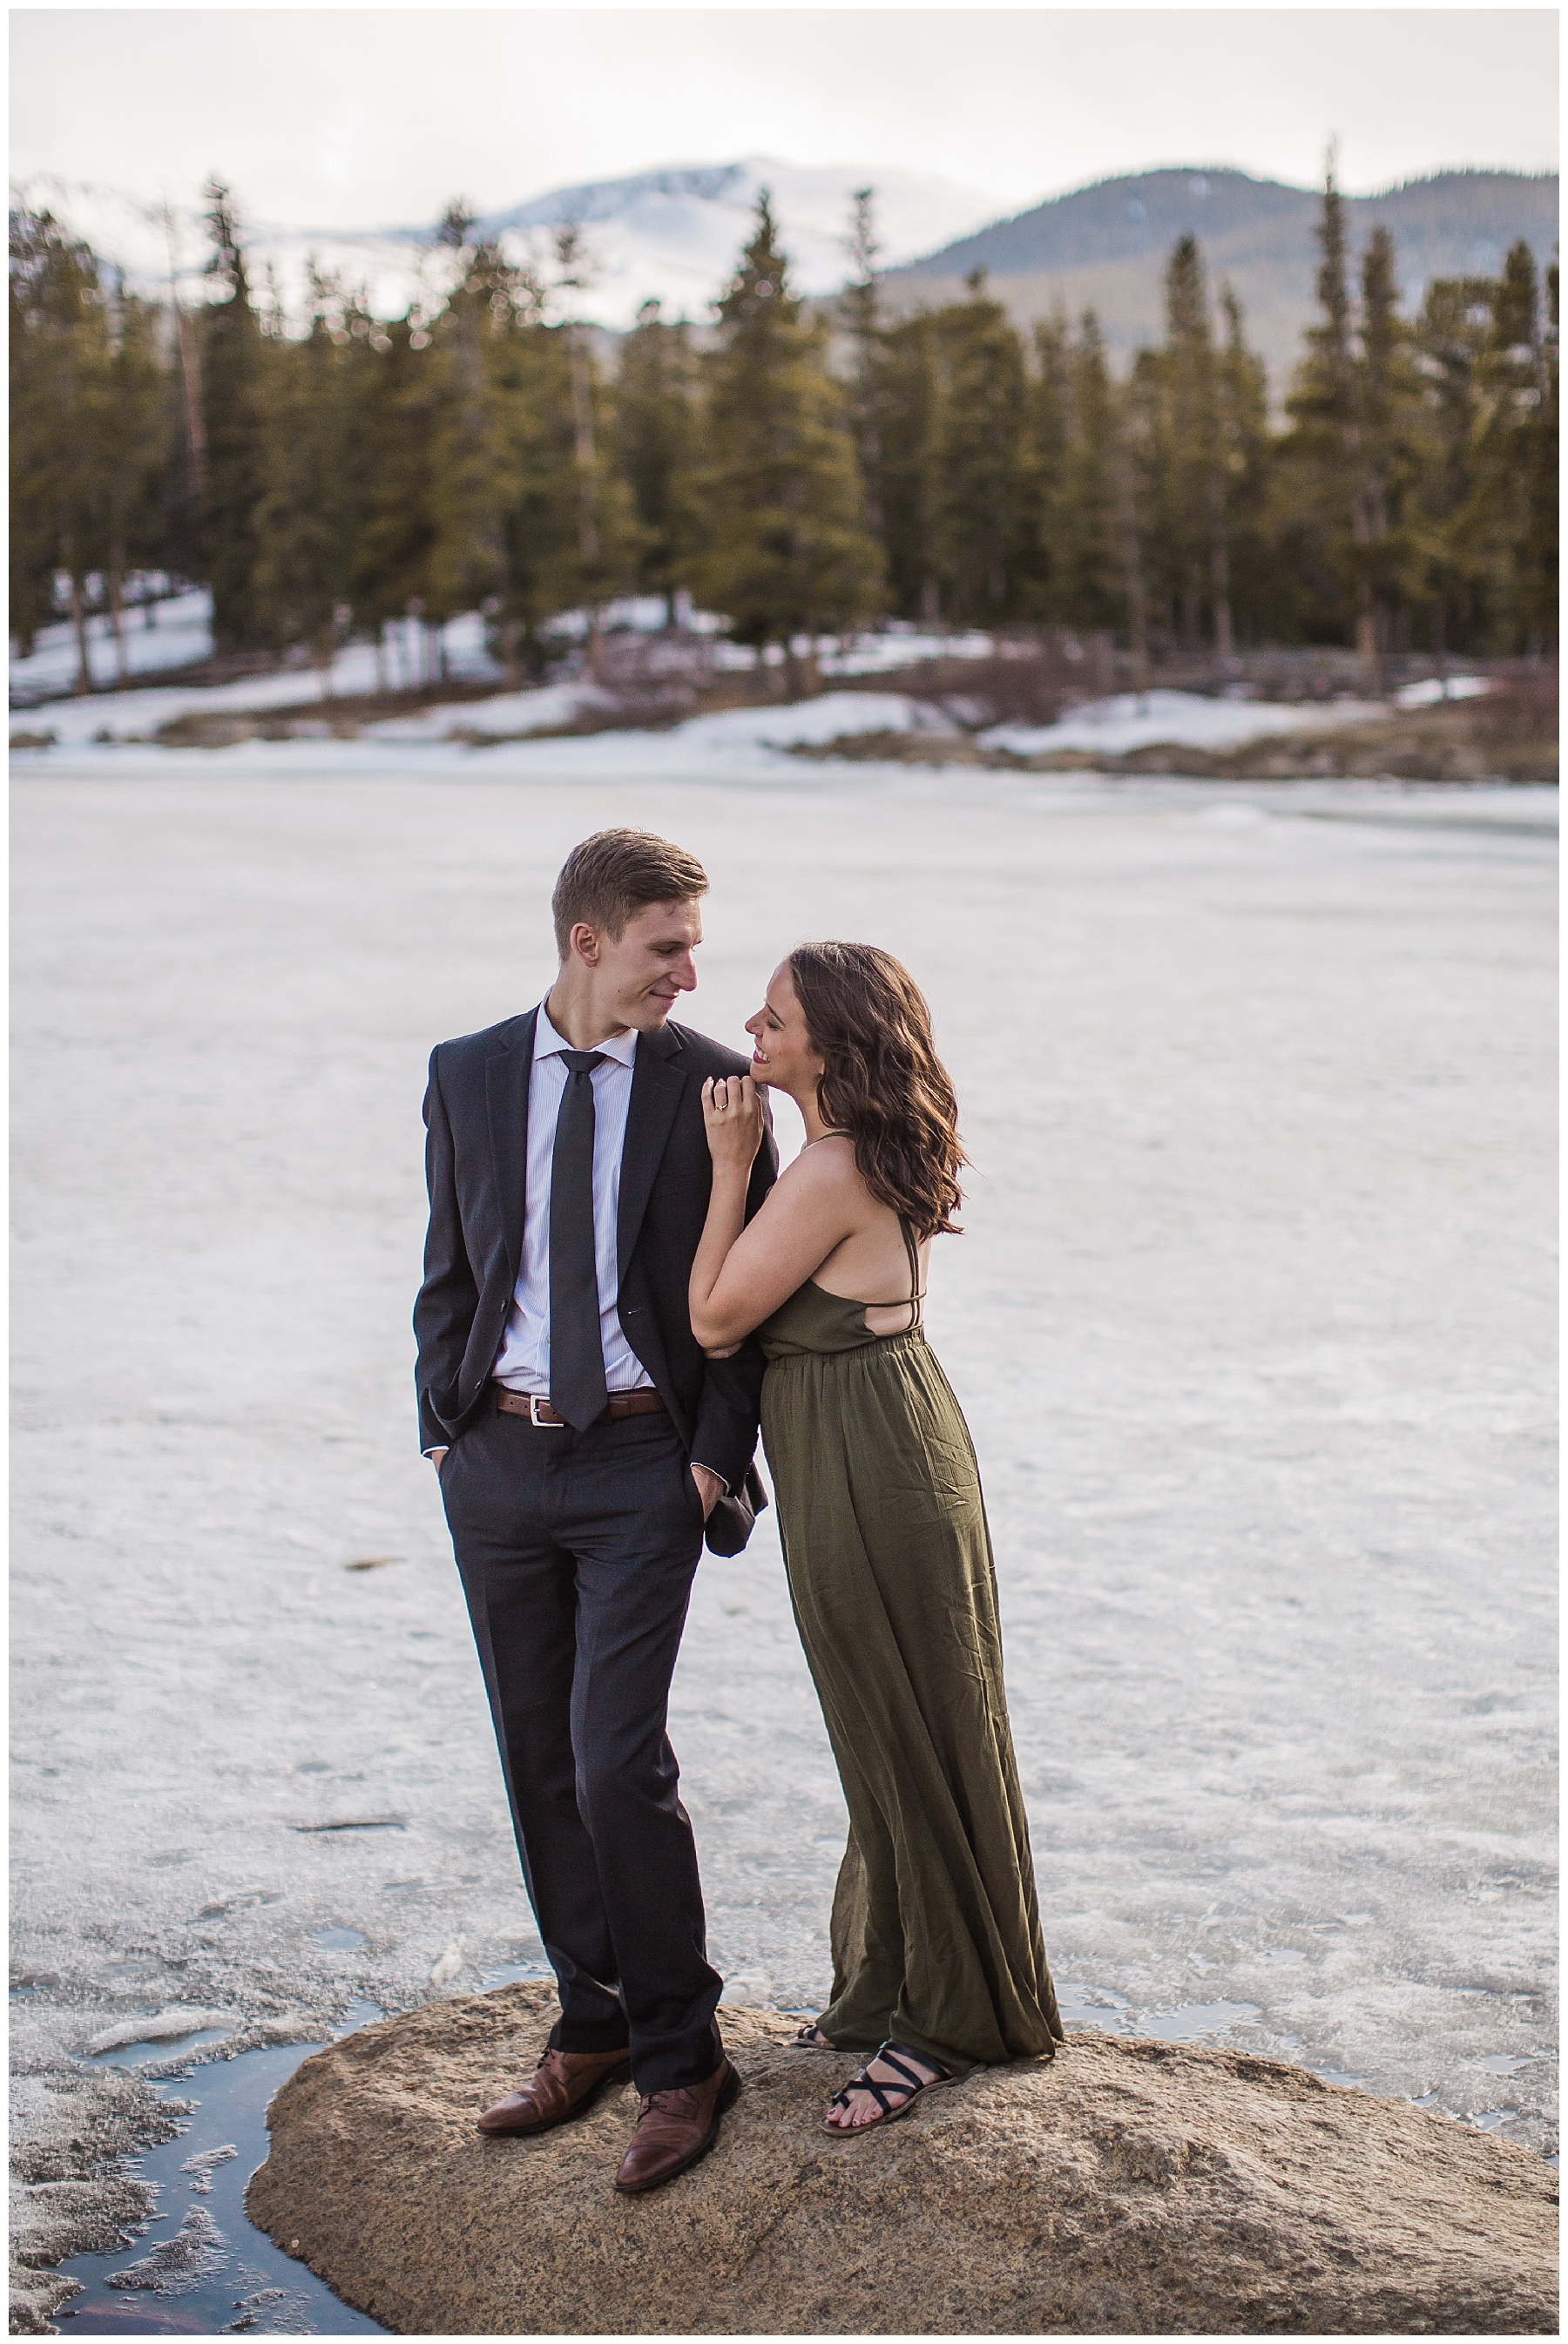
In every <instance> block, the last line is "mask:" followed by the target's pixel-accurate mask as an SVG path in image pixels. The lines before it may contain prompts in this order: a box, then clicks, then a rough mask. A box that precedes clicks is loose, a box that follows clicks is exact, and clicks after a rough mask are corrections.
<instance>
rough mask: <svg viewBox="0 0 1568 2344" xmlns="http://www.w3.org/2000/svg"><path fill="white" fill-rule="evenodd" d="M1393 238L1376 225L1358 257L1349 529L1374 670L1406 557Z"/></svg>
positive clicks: (1403, 392) (1362, 647)
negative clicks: (1357, 337) (1353, 474)
mask: <svg viewBox="0 0 1568 2344" xmlns="http://www.w3.org/2000/svg"><path fill="white" fill-rule="evenodd" d="M1399 300H1400V295H1399V284H1398V279H1397V276H1396V273H1395V265H1394V242H1393V237H1391V235H1390V233H1389V231H1388V229H1387V228H1386V227H1375V228H1374V229H1373V230H1372V233H1371V241H1370V242H1369V244H1368V246H1367V249H1366V252H1365V254H1364V256H1363V258H1362V261H1361V349H1360V351H1359V353H1358V363H1357V366H1356V376H1355V383H1356V424H1357V429H1356V440H1355V453H1356V456H1357V458H1358V460H1359V461H1358V467H1357V478H1356V480H1355V483H1354V507H1353V513H1352V530H1353V537H1354V542H1355V547H1356V561H1355V591H1356V647H1357V649H1358V651H1359V652H1361V656H1362V658H1363V659H1364V660H1365V661H1366V662H1367V663H1368V666H1369V670H1370V671H1371V672H1373V673H1375V672H1377V662H1379V660H1380V659H1381V656H1382V655H1383V653H1384V652H1388V651H1390V650H1391V649H1392V648H1393V637H1394V630H1395V625H1396V613H1397V610H1398V606H1399V602H1400V599H1401V584H1402V581H1403V573H1404V571H1405V569H1406V566H1407V561H1408V557H1409V545H1408V541H1407V539H1406V537H1405V535H1404V532H1403V530H1402V529H1401V510H1402V503H1403V491H1404V488H1405V485H1406V478H1405V475H1406V460H1405V459H1406V440H1407V433H1408V429H1409V422H1410V411H1411V410H1410V385H1409V378H1408V375H1407V371H1406V368H1405V365H1404V356H1405V329H1404V327H1403V324H1402V322H1401V318H1400V315H1399Z"/></svg>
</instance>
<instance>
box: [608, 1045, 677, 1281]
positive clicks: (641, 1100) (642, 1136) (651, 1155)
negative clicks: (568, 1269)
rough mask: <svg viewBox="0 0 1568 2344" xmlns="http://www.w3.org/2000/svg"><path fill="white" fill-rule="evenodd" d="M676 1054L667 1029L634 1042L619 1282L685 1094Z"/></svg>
mask: <svg viewBox="0 0 1568 2344" xmlns="http://www.w3.org/2000/svg"><path fill="white" fill-rule="evenodd" d="M680 1051H681V1037H680V1036H679V1035H678V1034H673V1033H672V1032H671V1031H670V1029H669V1027H668V1026H665V1027H664V1028H663V1030H662V1031H661V1032H660V1033H657V1034H639V1035H638V1036H637V1056H636V1057H635V1059H634V1060H633V1061H632V1104H631V1106H629V1107H628V1109H627V1111H626V1137H625V1141H624V1143H623V1145H622V1150H621V1207H620V1211H619V1213H618V1214H617V1216H616V1223H615V1247H616V1259H617V1262H618V1265H619V1268H620V1275H621V1278H622V1282H624V1279H625V1277H626V1266H627V1264H628V1263H629V1262H630V1260H631V1258H632V1248H633V1247H634V1246H635V1245H636V1243H637V1235H638V1232H639V1230H640V1229H641V1228H642V1216H643V1214H644V1213H645V1212H646V1211H647V1209H648V1198H649V1197H650V1196H651V1195H652V1188H653V1182H654V1179H655V1177H657V1174H658V1170H659V1165H660V1160H661V1158H662V1157H663V1153H664V1146H665V1142H666V1141H667V1140H668V1138H669V1137H670V1127H671V1126H672V1124H673V1122H674V1120H675V1109H676V1108H677V1107H678V1106H680V1104H681V1093H682V1091H683V1089H684V1088H685V1083H686V1077H685V1076H684V1075H683V1073H682V1071H681V1068H680V1066H679V1065H678V1064H676V1063H674V1062H675V1061H676V1060H678V1058H679V1056H680Z"/></svg>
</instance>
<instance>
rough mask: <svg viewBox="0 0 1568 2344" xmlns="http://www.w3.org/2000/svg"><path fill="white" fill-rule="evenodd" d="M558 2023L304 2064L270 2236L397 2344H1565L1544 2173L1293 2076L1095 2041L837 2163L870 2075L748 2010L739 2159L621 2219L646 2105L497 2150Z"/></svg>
mask: <svg viewBox="0 0 1568 2344" xmlns="http://www.w3.org/2000/svg"><path fill="white" fill-rule="evenodd" d="M553 2008H554V2004H553V1996H552V1995H550V1994H549V1993H548V1992H547V1990H545V1989H543V1988H541V1987H539V1986H535V1985H516V1986H509V1987H505V1988H503V1989H501V1991H499V1992H496V1993H493V1994H485V1995H473V1996H470V1997H468V1998H465V1999H461V2000H454V2001H448V2002H438V2003H433V2004H430V2006H427V2007H426V2008H424V2009H422V2010H418V2011H415V2012H413V2013H412V2014H411V2015H410V2016H407V2017H403V2018H396V2019H390V2020H389V2021H387V2022H386V2023H385V2024H384V2025H382V2026H369V2027H366V2028H365V2029H364V2030H363V2032H361V2033H359V2034H358V2035H351V2036H348V2037H347V2038H346V2039H345V2040H344V2041H343V2042H341V2043H336V2044H334V2045H333V2046H331V2047H330V2048H329V2049H328V2050H325V2051H321V2052H319V2053H318V2054H317V2055H316V2056H314V2057H313V2058H310V2059H308V2060H307V2061H306V2062H305V2064H304V2066H302V2067H300V2068H299V2070H298V2073H297V2074H296V2075H295V2076H293V2077H292V2079H291V2080H290V2081H289V2082H288V2083H287V2084H286V2085H285V2086H283V2089H282V2090H281V2091H280V2092H279V2093H278V2096H277V2098H276V2100H275V2101H274V2102H273V2105H272V2110H271V2117H270V2123H271V2130H272V2148H271V2154H270V2156H269V2157H268V2161H267V2163H266V2164H265V2165H264V2166H263V2167H262V2168H261V2170H260V2171H259V2172H258V2174H257V2176H256V2177H255V2179H254V2181H253V2182H252V2183H251V2187H250V2198H249V2205H250V2212H251V2216H252V2218H253V2219H254V2220H255V2221H257V2222H258V2223H259V2224H260V2225H261V2227H262V2228H264V2229H266V2230H268V2232H270V2234H271V2236H272V2237H273V2238H275V2239H276V2240H277V2241H278V2244H279V2245H280V2246H282V2247H283V2248H286V2249H287V2250H288V2252H290V2253H292V2254H295V2255H298V2256H300V2257H302V2258H304V2259H305V2260H306V2261H307V2262H309V2265H310V2266H311V2268H313V2269H314V2270H316V2271H318V2272H319V2273H320V2275H321V2276H322V2277H323V2278H326V2279H328V2280H329V2282H330V2283H331V2285H332V2286H333V2287H335V2288H337V2289H338V2291H339V2294H340V2295H342V2296H343V2297H344V2298H345V2299H347V2300H348V2301H349V2303H351V2304H355V2305H357V2306H358V2307H359V2309H361V2310H364V2311H367V2312H369V2313H370V2314H371V2315H372V2316H373V2317H374V2318H375V2319H379V2320H380V2321H382V2322H383V2323H384V2325H386V2326H387V2327H389V2328H391V2329H395V2330H397V2331H398V2332H400V2333H401V2334H405V2335H443V2334H444V2335H449V2336H450V2335H459V2336H529V2335H541V2334H553V2335H561V2334H564V2335H580V2336H614V2335H624V2334H692V2333H695V2334H703V2335H743V2336H750V2335H798V2334H829V2335H881V2334H899V2335H909V2334H914V2335H982V2336H995V2335H1054V2334H1075V2333H1076V2334H1082V2333H1086V2332H1087V2333H1090V2334H1101V2335H1104V2334H1129V2335H1140V2336H1141V2335H1160V2334H1229V2335H1235V2334H1244V2333H1257V2332H1259V2331H1262V2332H1269V2333H1275V2334H1281V2333H1283V2334H1299V2333H1309V2334H1336V2333H1337V2334H1359V2335H1371V2334H1389V2333H1391V2332H1392V2333H1405V2334H1408V2333H1416V2334H1421V2333H1425V2334H1445V2335H1465V2334H1469V2335H1473V2334H1476V2333H1487V2334H1502V2333H1506V2334H1513V2335H1520V2334H1525V2335H1545V2334H1552V2333H1554V2332H1555V2329H1556V2311H1555V2278H1556V2259H1555V2234H1554V2208H1555V2204H1556V2189H1555V2178H1556V2177H1555V2176H1554V2174H1553V2172H1552V2171H1551V2169H1550V2168H1549V2167H1547V2166H1546V2165H1545V2164H1544V2163H1543V2161H1542V2160H1541V2159H1540V2158H1539V2157H1534V2156H1532V2155H1530V2154H1529V2153H1527V2152H1526V2151H1525V2150H1523V2149H1520V2148H1516V2147H1512V2145H1511V2144H1509V2143H1507V2142H1502V2141H1497V2140H1494V2139H1492V2138H1491V2137H1488V2136H1487V2135H1485V2134H1483V2133H1477V2132H1472V2131H1471V2130H1469V2129H1467V2128H1466V2127H1463V2126H1461V2125H1458V2124H1454V2123H1452V2122H1447V2121H1443V2120H1442V2119H1439V2118H1437V2117H1430V2116H1427V2115H1425V2114H1423V2113H1422V2112H1421V2110H1420V2109H1417V2108H1412V2107H1407V2106H1405V2105H1404V2104H1403V2103H1401V2102H1394V2101H1390V2100H1374V2099H1368V2098H1365V2097H1363V2096H1361V2094H1360V2093H1357V2092H1351V2091H1340V2090H1337V2089H1335V2088H1333V2087H1332V2086H1328V2085H1325V2084H1321V2083H1320V2082H1319V2081H1318V2080H1317V2078H1316V2077H1315V2076H1310V2075H1308V2074H1306V2073H1305V2072H1304V2071H1303V2070H1302V2069H1300V2068H1297V2067H1287V2066H1277V2065H1275V2064H1273V2063H1271V2062H1270V2061H1267V2060H1261V2059H1252V2058H1249V2057H1247V2056H1245V2055H1243V2054H1241V2053H1239V2052H1234V2051H1197V2050H1189V2049H1186V2048H1182V2047H1178V2046H1172V2045H1169V2044H1164V2043H1147V2042H1124V2041H1113V2040H1111V2039H1110V2038H1109V2037H1107V2036H1095V2035H1077V2036H1073V2038H1072V2040H1071V2042H1070V2044H1069V2046H1068V2047H1067V2050H1066V2051H1065V2052H1064V2053H1063V2054H1062V2056H1060V2057H1059V2058H1058V2059H1057V2060H1056V2061H1055V2062H1054V2063H1053V2064H1051V2065H1049V2066H1037V2065H1028V2066H1018V2067H1011V2068H993V2069H989V2070H986V2071H983V2072H981V2073H980V2074H977V2075H976V2076H972V2077H971V2078H970V2079H969V2080H968V2081H966V2083H964V2084H963V2085H961V2086H958V2087H956V2089H951V2090H946V2091H942V2092H938V2093H935V2094H933V2095H932V2096H931V2098H930V2099H929V2100H927V2101H925V2102H924V2103H922V2104H921V2105H920V2106H919V2107H916V2109H914V2110H912V2111H911V2113H910V2115H909V2116H908V2117H905V2119H904V2120H903V2121H902V2122H900V2123H898V2124H896V2125H893V2126H890V2127H886V2128H885V2129H883V2130H879V2131H877V2132H875V2133H874V2134H871V2135H869V2136H867V2137H865V2138H862V2139H859V2140H849V2141H840V2140H837V2139H835V2138H834V2137H831V2136H830V2135H829V2134H827V2133H825V2132H824V2131H823V2129H822V2127H821V2111H822V2108H823V2105H824V2101H825V2099H826V2097H827V2095H828V2093H829V2092H830V2091H832V2090H833V2089H835V2087H836V2086H837V2085H838V2084H839V2083H841V2082H843V2081H844V2080H845V2078H846V2077H847V2076H849V2075H850V2074H851V2073H852V2072H853V2069H854V2066H855V2062H854V2061H852V2060H850V2059H848V2058H846V2057H842V2056H836V2055H835V2056H823V2055H820V2054H818V2055H812V2054H810V2053H805V2052H800V2051H794V2050H792V2049H790V2048H788V2047H787V2038H788V2036H789V2033H790V2031H791V2030H790V2026H789V2023H788V2022H787V2021H785V2020H784V2019H782V2018H780V2017H778V2016H775V2015H774V2014H772V2013H767V2012H762V2011H725V2012H724V2013H723V2022H724V2031H725V2036H726V2039H727V2041H728V2043H729V2045H730V2048H731V2051H732V2054H733V2056H734V2058H735V2062H736V2065H737V2066H738V2067H739V2068H740V2070H741V2073H742V2076H743V2077H744V2086H745V2087H744V2092H743V2094H742V2096H741V2099H740V2101H739V2103H738V2105H737V2106H736V2107H735V2108H734V2110H733V2113H732V2114H731V2115H730V2116H729V2117H726V2118H725V2120H724V2126H723V2133H722V2135H721V2137H720V2141H719V2146H718V2147H717V2148H716V2149H715V2150H714V2151H713V2155H712V2156H711V2157H709V2158H708V2159H707V2161H706V2162H705V2163H704V2164H703V2165H701V2166H699V2167H696V2168H695V2169H694V2170H693V2172H691V2173H689V2174H687V2175H684V2176H683V2177H682V2178H681V2179H680V2180H679V2181H676V2182H674V2183H673V2184H672V2185H671V2186H670V2187H668V2188H666V2189H663V2190H660V2191H658V2192H656V2193H654V2194H653V2195H652V2196H649V2197H633V2198H623V2197H617V2195H616V2194H615V2192H614V2190H613V2189H612V2187H611V2182H612V2176H613V2174H614V2170H615V2167H616V2165H617V2163H618V2162H619V2159H620V2157H621V2153H622V2148H623V2147H624V2146H625V2142H626V2140H627V2137H628V2136H629V2134H630V2132H631V2128H632V2118H633V2116H634V2114H635V2109H636V2102H635V2099H634V2097H633V2096H632V2092H631V2090H630V2088H629V2087H628V2088H627V2089H625V2090H624V2091H621V2092H616V2093H612V2094H610V2095H607V2096H605V2097H604V2098H603V2099H602V2100H601V2101H600V2102H599V2103H598V2105H597V2106H596V2107H594V2108H593V2109H592V2111H591V2112H590V2113H589V2114H588V2115H587V2116H586V2117H582V2119H580V2120H579V2121H578V2122H577V2123H575V2124H571V2125H565V2126H562V2127H560V2128H559V2129H558V2130H557V2131H554V2132H551V2133H548V2134H546V2135H544V2136H542V2137H541V2138H539V2139H537V2140H533V2141H525V2140H510V2141H506V2140H503V2141H485V2140H481V2138H480V2137H479V2135H478V2134H477V2133H476V2132H475V2131H474V2129H473V2118H474V2116H475V2114H476V2112H477V2111H478V2110H479V2109H481V2108H482V2107H485V2106H487V2104H488V2103H490V2102H491V2101H492V2100H494V2099H497V2098H499V2097H500V2096H501V2093H502V2092H504V2091H507V2090H509V2089H511V2087H512V2086H515V2084H516V2083H517V2082H518V2080H519V2079H520V2078H521V2077H522V2076H526V2075H528V2074H530V2073H531V2070H532V2068H533V2066H534V2065H535V2062H536V2060H537V2058H538V2056H539V2053H540V2051H541V2048H542V2046H543V2041H544V2036H545V2033H546V2030H547V2028H548V2026H549V2022H550V2019H551V2016H552V2015H553Z"/></svg>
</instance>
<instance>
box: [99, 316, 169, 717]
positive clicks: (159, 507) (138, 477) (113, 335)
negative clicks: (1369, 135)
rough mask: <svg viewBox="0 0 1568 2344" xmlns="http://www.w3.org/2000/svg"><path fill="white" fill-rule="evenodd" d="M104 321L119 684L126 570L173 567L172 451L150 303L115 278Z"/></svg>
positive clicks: (106, 547)
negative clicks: (170, 526) (168, 513)
mask: <svg viewBox="0 0 1568 2344" xmlns="http://www.w3.org/2000/svg"><path fill="white" fill-rule="evenodd" d="M107 323H108V333H109V350H108V356H107V364H106V383H105V410H106V413H105V424H106V450H105V456H106V462H105V480H104V511H103V526H102V550H103V559H104V583H105V591H106V599H107V601H108V607H109V622H110V626H111V629H112V631H113V634H114V641H115V664H116V672H117V674H118V675H119V677H120V679H121V680H122V681H123V680H124V679H125V677H126V675H127V674H128V673H129V658H128V652H127V647H126V614H125V584H126V575H127V573H128V572H129V571H131V570H156V569H167V568H169V567H171V566H172V564H171V563H170V561H169V558H168V557H169V551H170V547H169V539H168V531H167V524H166V509H167V500H168V493H169V487H170V482H171V477H172V472H173V466H174V457H175V446H174V440H173V435H172V433H171V429H170V425H171V422H172V420H173V419H172V416H171V412H170V409H169V406H168V402H167V398H166V396H165V377H164V369H163V365H162V362H161V359H160V355H159V351H158V324H159V320H158V313H157V308H156V307H155V305H154V304H153V303H152V302H150V301H146V300H143V299H141V298H138V297H137V296H135V295H133V294H129V293H127V292H126V288H125V285H124V282H123V279H121V278H117V277H116V281H115V282H114V284H113V286H112V288H110V292H109V298H108V302H107Z"/></svg>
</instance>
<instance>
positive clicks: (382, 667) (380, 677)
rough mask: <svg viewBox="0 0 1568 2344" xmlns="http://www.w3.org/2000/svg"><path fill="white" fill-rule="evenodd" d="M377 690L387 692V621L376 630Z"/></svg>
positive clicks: (383, 621) (382, 622)
mask: <svg viewBox="0 0 1568 2344" xmlns="http://www.w3.org/2000/svg"><path fill="white" fill-rule="evenodd" d="M376 689H377V691H378V692H386V690H387V622H386V621H385V619H383V620H382V621H381V623H380V625H379V627H378V628H377V629H376Z"/></svg>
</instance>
